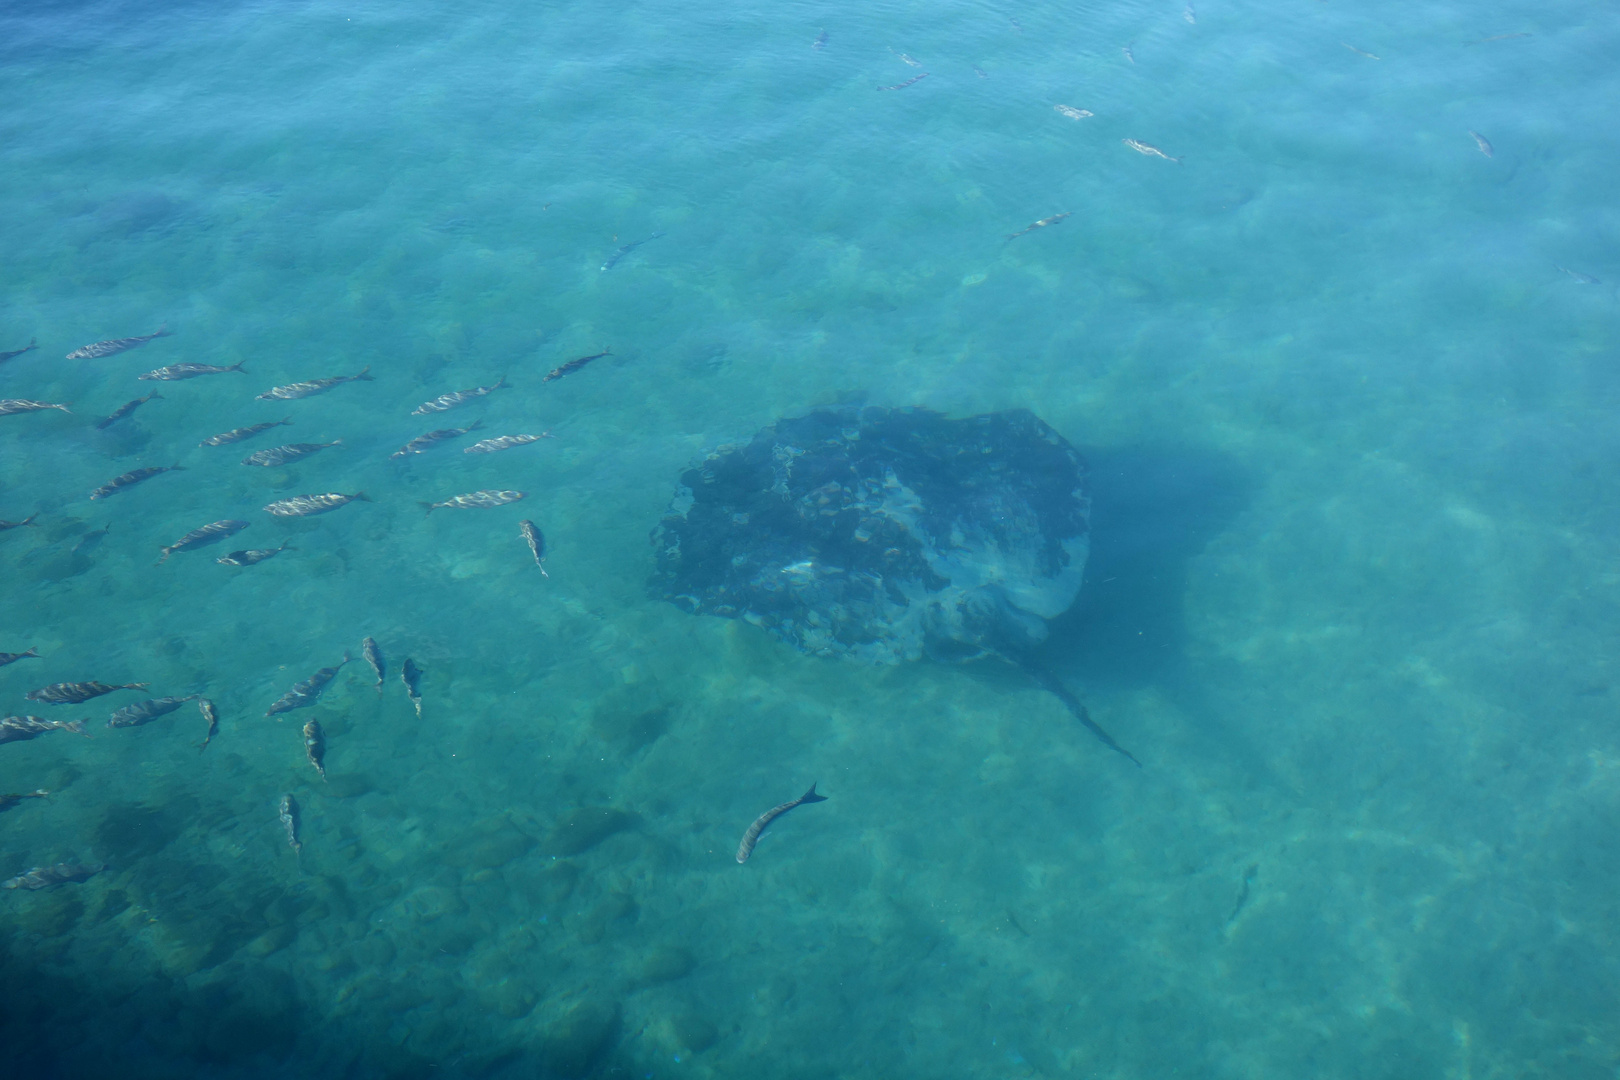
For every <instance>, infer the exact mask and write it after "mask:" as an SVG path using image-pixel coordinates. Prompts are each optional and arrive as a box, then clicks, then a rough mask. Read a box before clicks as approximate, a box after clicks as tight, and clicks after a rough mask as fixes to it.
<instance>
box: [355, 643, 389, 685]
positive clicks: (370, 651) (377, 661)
mask: <svg viewBox="0 0 1620 1080" xmlns="http://www.w3.org/2000/svg"><path fill="white" fill-rule="evenodd" d="M360 655H361V656H364V657H365V658H366V663H368V664H370V665H371V670H372V671H374V672H376V673H377V696H378V697H382V688H383V676H384V675H386V674H388V661H386V660H384V659H383V654H382V650H381V649H379V648H378V647H377V642H376V640H375V639H374V638H370V637H368V638H366V640H364V641H362V642H361V643H360Z"/></svg>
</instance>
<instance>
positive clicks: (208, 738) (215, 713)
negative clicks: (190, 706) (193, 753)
mask: <svg viewBox="0 0 1620 1080" xmlns="http://www.w3.org/2000/svg"><path fill="white" fill-rule="evenodd" d="M197 711H198V712H200V713H202V718H203V719H204V720H206V721H207V722H208V732H207V734H205V735H204V736H203V744H202V746H201V747H200V748H199V749H198V750H197V753H199V754H200V753H202V752H203V751H204V750H206V749H208V744H209V743H211V742H213V741H214V736H215V735H218V734H219V710H218V709H215V708H214V703H213V702H212V701H209V700H208V699H207V698H205V697H200V698H198V699H197Z"/></svg>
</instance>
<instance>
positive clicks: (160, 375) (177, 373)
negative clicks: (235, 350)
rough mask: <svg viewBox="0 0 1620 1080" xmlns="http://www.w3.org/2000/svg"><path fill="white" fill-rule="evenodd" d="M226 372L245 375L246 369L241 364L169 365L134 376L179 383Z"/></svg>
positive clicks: (145, 379) (148, 380)
mask: <svg viewBox="0 0 1620 1080" xmlns="http://www.w3.org/2000/svg"><path fill="white" fill-rule="evenodd" d="M227 371H240V372H241V373H242V374H244V375H246V374H247V369H246V368H244V367H243V366H242V365H241V364H232V365H231V366H230V367H215V366H214V365H213V364H170V365H169V366H168V367H160V368H156V369H155V370H152V371H148V372H146V373H145V374H142V375H137V376H135V377H136V378H137V379H141V380H143V381H145V382H180V381H182V380H184V379H195V378H197V377H198V376H200V375H223V374H225V373H226V372H227Z"/></svg>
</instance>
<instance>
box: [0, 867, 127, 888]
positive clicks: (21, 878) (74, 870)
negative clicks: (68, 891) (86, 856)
mask: <svg viewBox="0 0 1620 1080" xmlns="http://www.w3.org/2000/svg"><path fill="white" fill-rule="evenodd" d="M105 869H107V864H106V863H96V864H95V865H93V866H92V865H89V864H88V863H71V862H59V863H56V864H55V865H53V866H36V867H34V868H33V869H32V870H26V871H24V872H23V873H21V874H18V875H17V876H16V877H14V878H10V879H8V880H6V881H0V889H53V888H55V887H56V886H58V885H64V884H66V883H68V882H70V881H89V880H90V879H91V878H93V877H95V876H96V875H97V874H99V873H101V872H102V871H103V870H105Z"/></svg>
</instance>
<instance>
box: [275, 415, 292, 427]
mask: <svg viewBox="0 0 1620 1080" xmlns="http://www.w3.org/2000/svg"><path fill="white" fill-rule="evenodd" d="M291 423H292V417H290V416H287V417H283V418H282V420H281V423H279V424H277V425H276V426H277V427H283V426H285V425H290V424H291Z"/></svg>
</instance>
